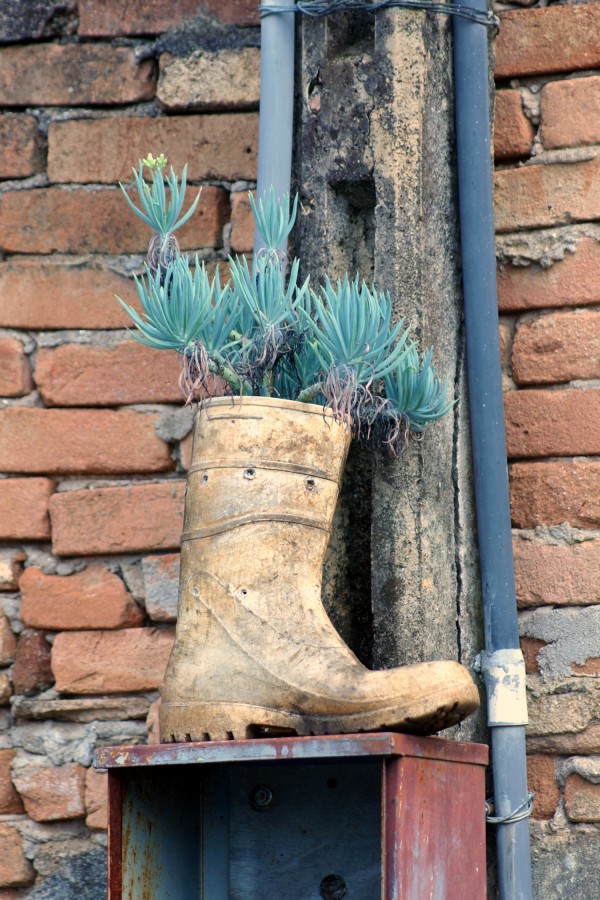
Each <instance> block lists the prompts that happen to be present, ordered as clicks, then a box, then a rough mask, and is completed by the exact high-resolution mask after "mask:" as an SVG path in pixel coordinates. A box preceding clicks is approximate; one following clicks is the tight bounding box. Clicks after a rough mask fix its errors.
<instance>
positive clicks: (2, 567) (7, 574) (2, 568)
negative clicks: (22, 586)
mask: <svg viewBox="0 0 600 900" xmlns="http://www.w3.org/2000/svg"><path fill="white" fill-rule="evenodd" d="M24 560H25V554H24V553H23V551H22V550H14V549H10V550H0V591H16V589H17V587H18V584H19V577H20V575H21V572H22V570H23V561H24Z"/></svg>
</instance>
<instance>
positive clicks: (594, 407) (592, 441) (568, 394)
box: [504, 388, 600, 459]
mask: <svg viewBox="0 0 600 900" xmlns="http://www.w3.org/2000/svg"><path fill="white" fill-rule="evenodd" d="M504 419H505V424H506V449H507V454H508V457H509V459H510V458H513V459H514V458H519V457H533V456H587V455H592V454H600V389H598V388H590V389H582V390H574V389H573V390H555V391H543V390H529V391H508V392H507V393H505V394H504Z"/></svg>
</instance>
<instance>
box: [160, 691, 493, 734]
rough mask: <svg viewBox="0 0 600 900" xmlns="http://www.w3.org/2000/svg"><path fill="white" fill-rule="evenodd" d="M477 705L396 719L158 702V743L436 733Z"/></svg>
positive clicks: (378, 714) (386, 713)
mask: <svg viewBox="0 0 600 900" xmlns="http://www.w3.org/2000/svg"><path fill="white" fill-rule="evenodd" d="M476 708H477V704H476V703H475V704H474V703H470V702H464V703H462V704H461V703H460V702H459V701H456V700H454V701H452V702H449V703H447V704H441V705H440V706H437V707H436V708H435V709H434V710H431V708H430V709H428V711H427V712H426V713H423V714H421V715H418V716H408V715H406V716H404V717H403V718H402V719H401V721H399V719H398V708H397V707H393V708H389V709H383V710H375V711H373V712H364V711H363V712H360V713H354V714H348V715H344V716H303V715H300V714H298V713H291V712H287V711H285V710H278V709H269V708H267V707H262V706H251V705H247V704H242V703H164V702H163V703H162V704H161V706H160V710H159V719H160V740H161V743H166V744H168V743H187V742H190V741H232V740H237V741H239V740H248V739H252V738H257V737H276V736H290V735H297V736H301V737H304V736H309V735H319V734H356V733H359V732H363V731H367V732H368V731H401V732H404V733H409V734H420V735H427V734H434V733H435V732H437V731H441V730H442V729H443V728H448V727H450V726H451V725H456V723H457V722H460V721H461V720H462V719H464V718H466V717H467V716H468V715H470V714H471V713H472V712H473V711H474V710H475V709H476Z"/></svg>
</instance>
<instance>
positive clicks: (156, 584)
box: [142, 553, 179, 622]
mask: <svg viewBox="0 0 600 900" xmlns="http://www.w3.org/2000/svg"><path fill="white" fill-rule="evenodd" d="M142 572H143V573H144V586H145V593H146V612H147V613H148V615H149V616H150V618H151V619H154V621H155V622H175V621H176V619H177V600H178V594H179V553H166V554H164V555H162V556H146V557H144V559H143V560H142Z"/></svg>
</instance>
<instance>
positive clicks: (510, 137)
mask: <svg viewBox="0 0 600 900" xmlns="http://www.w3.org/2000/svg"><path fill="white" fill-rule="evenodd" d="M534 135H535V129H534V127H533V125H532V124H531V122H530V121H529V119H528V118H527V116H526V115H525V113H524V112H523V104H522V102H521V94H520V93H519V91H512V90H511V91H497V92H496V96H495V100H494V156H495V157H496V159H499V160H505V159H519V158H521V157H523V156H529V155H530V153H531V147H532V145H533V138H534Z"/></svg>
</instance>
